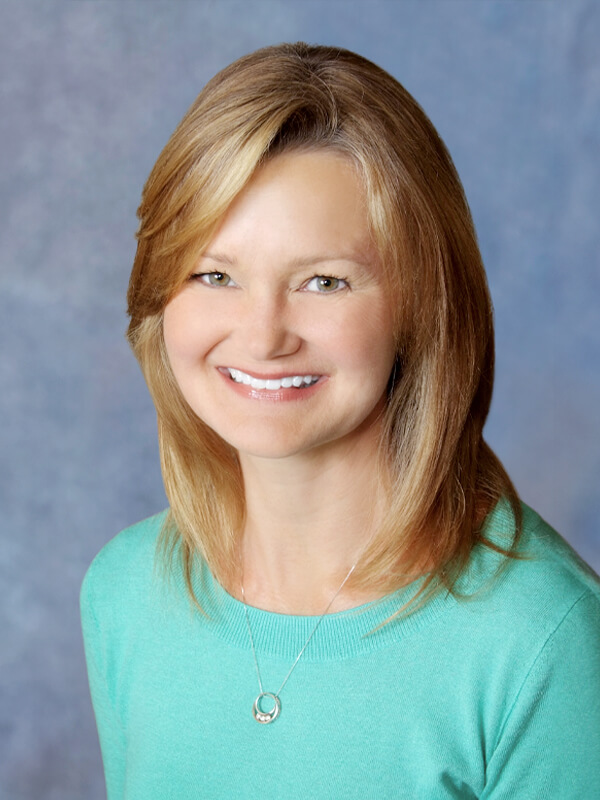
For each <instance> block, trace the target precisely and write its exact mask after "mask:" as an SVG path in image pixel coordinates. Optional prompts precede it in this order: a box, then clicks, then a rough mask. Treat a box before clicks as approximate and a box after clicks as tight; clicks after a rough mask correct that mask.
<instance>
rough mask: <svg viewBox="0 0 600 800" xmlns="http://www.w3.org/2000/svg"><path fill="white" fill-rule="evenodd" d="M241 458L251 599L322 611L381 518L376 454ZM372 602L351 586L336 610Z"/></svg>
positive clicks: (291, 609)
mask: <svg viewBox="0 0 600 800" xmlns="http://www.w3.org/2000/svg"><path fill="white" fill-rule="evenodd" d="M241 463H242V470H243V474H244V483H245V493H246V507H247V517H246V526H245V529H244V537H243V544H242V561H243V573H244V575H243V580H244V587H245V595H246V600H247V602H248V603H249V604H251V605H254V606H257V607H259V608H264V609H266V610H269V611H277V612H280V613H288V614H307V615H308V614H321V613H323V611H324V610H325V608H326V607H327V605H328V604H329V602H330V601H331V598H332V597H333V596H334V594H335V592H336V590H337V589H338V587H339V586H340V584H341V582H342V581H343V580H344V578H345V576H346V575H347V573H348V571H349V570H350V568H351V567H352V565H353V564H354V563H355V562H356V561H357V559H358V558H359V557H360V555H361V553H362V551H363V550H364V548H365V546H366V544H367V543H368V541H369V539H370V537H371V535H372V534H373V532H374V530H375V528H376V526H377V522H378V520H379V519H380V517H381V509H382V506H383V501H384V498H383V497H382V490H381V482H380V480H379V477H380V476H379V475H378V469H377V457H376V453H375V452H374V451H372V450H370V451H369V452H360V453H359V452H354V453H351V454H343V457H341V456H340V454H339V453H337V454H336V453H334V454H323V453H317V454H315V453H311V454H310V455H304V456H295V457H293V458H289V459H277V460H274V459H255V458H244V457H241ZM348 586H350V582H349V584H348ZM233 593H234V594H236V595H237V594H238V591H237V587H233ZM372 599H375V597H371V596H369V595H368V594H365V593H357V592H356V591H352V590H350V589H346V588H345V587H344V589H343V590H342V591H341V592H340V593H339V595H338V597H336V600H335V602H334V604H333V605H332V606H331V608H330V611H340V610H343V609H346V608H351V607H353V606H356V605H360V604H362V603H363V602H367V601H369V600H372Z"/></svg>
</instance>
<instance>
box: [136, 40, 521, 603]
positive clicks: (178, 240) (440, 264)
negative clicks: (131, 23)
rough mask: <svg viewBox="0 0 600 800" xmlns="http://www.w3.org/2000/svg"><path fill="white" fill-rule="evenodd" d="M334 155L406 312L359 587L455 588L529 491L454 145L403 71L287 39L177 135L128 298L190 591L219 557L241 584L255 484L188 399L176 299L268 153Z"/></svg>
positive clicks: (156, 174) (244, 64) (193, 111)
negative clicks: (347, 169) (242, 548)
mask: <svg viewBox="0 0 600 800" xmlns="http://www.w3.org/2000/svg"><path fill="white" fill-rule="evenodd" d="M307 148H308V149H311V148H312V149H315V148H332V149H334V150H336V151H337V152H341V153H343V154H345V155H347V156H348V157H349V158H351V159H352V160H353V161H354V162H355V163H356V164H357V166H358V167H359V170H360V173H361V175H362V177H363V180H364V184H365V188H366V193H367V200H368V209H369V216H370V225H371V230H372V235H373V237H374V240H375V242H376V245H377V247H378V249H379V253H380V256H381V262H382V264H383V267H384V269H385V272H386V276H387V279H388V281H389V284H390V287H391V289H390V290H391V292H392V296H393V297H394V298H395V301H396V304H395V307H396V312H397V319H396V331H397V359H396V364H395V367H394V370H393V373H392V376H391V378H390V385H389V396H388V403H387V408H386V411H385V416H384V425H383V438H382V442H381V453H382V459H383V461H385V469H386V473H387V474H389V475H390V476H391V479H390V490H389V503H388V511H387V514H386V518H385V520H384V524H383V525H382V528H381V530H380V532H379V534H378V536H377V537H376V538H375V539H374V540H373V542H372V544H371V546H370V547H369V549H368V550H367V552H366V553H365V554H364V556H363V558H362V560H361V562H360V564H359V566H358V567H357V568H356V570H355V572H354V575H353V578H352V582H353V585H354V586H355V587H357V588H358V587H360V588H370V589H376V590H377V591H378V592H380V591H392V590H394V589H397V588H399V587H400V586H402V585H403V584H405V583H407V581H408V580H409V579H412V578H414V576H415V575H416V574H425V575H426V577H425V581H424V582H423V583H422V586H421V595H422V596H429V595H430V594H432V593H434V592H435V591H437V590H438V589H439V588H441V587H443V586H446V587H449V588H451V587H452V586H453V585H454V583H455V581H456V579H457V577H458V576H459V575H460V573H461V571H462V570H463V568H464V566H465V565H466V563H467V561H468V559H469V556H470V554H471V551H472V549H473V547H474V546H475V545H476V544H477V543H483V544H487V545H488V546H489V547H492V548H494V549H500V550H501V552H507V553H509V552H510V550H511V546H512V544H514V542H513V543H511V542H508V543H507V545H506V546H505V547H500V548H499V547H498V545H497V544H494V543H492V542H491V541H488V540H486V539H485V538H484V536H483V534H482V523H483V520H484V518H485V516H486V514H487V513H488V512H489V511H490V510H491V508H492V507H493V506H494V505H495V504H496V502H497V501H498V500H499V499H500V498H501V497H505V498H507V499H508V501H509V503H510V504H511V506H512V509H513V513H514V516H515V520H516V525H515V539H516V534H517V533H518V530H519V528H520V515H519V506H518V501H517V496H516V493H515V491H514V488H513V486H512V484H511V482H510V480H509V478H508V476H507V474H506V472H505V471H504V469H503V467H502V465H501V464H500V462H499V460H498V459H497V458H496V456H495V455H494V454H493V452H492V451H491V450H490V449H489V447H488V446H487V445H486V443H485V442H484V440H483V437H482V430H483V425H484V422H485V419H486V416H487V413H488V410H489V406H490V401H491V395H492V384H493V371H494V337H493V318H492V307H491V302H490V298H489V293H488V288H487V282H486V277H485V272H484V268H483V264H482V261H481V256H480V253H479V249H478V246H477V240H476V235H475V231H474V228H473V223H472V219H471V215H470V212H469V208H468V205H467V202H466V199H465V197H464V193H463V189H462V186H461V183H460V180H459V178H458V175H457V173H456V170H455V168H454V165H453V163H452V160H451V158H450V155H449V154H448V152H447V150H446V148H445V146H444V144H443V142H442V141H441V139H440V138H439V136H438V134H437V132H436V131H435V129H434V127H433V125H432V124H431V122H430V121H429V119H428V118H427V116H426V115H425V113H424V112H423V110H422V109H421V108H420V106H419V105H418V104H417V103H416V101H415V100H414V99H413V97H412V96H411V95H410V94H409V93H408V92H407V91H406V90H405V89H404V88H403V87H402V86H401V85H400V84H399V83H398V82H397V81H396V80H395V79H394V78H392V77H391V76H390V75H389V74H388V73H386V72H385V71H384V70H382V69H381V68H379V67H377V66H376V65H374V64H372V63H371V62H369V61H367V60H366V59H364V58H362V57H360V56H358V55H356V54H354V53H351V52H349V51H347V50H342V49H338V48H331V47H317V46H308V45H305V44H302V43H299V44H293V45H291V44H284V45H279V46H275V47H267V48H264V49H262V50H258V51H256V52H255V53H252V54H250V55H248V56H245V57H243V58H241V59H239V60H238V61H236V62H235V63H233V64H231V65H230V66H228V67H227V68H225V69H224V70H223V71H222V72H220V73H219V74H218V75H216V77H214V78H213V79H212V80H211V81H210V82H209V83H208V84H207V86H206V87H205V88H204V90H203V91H202V92H201V93H200V95H199V96H198V98H197V99H196V101H195V102H194V103H193V104H192V106H191V108H190V109H189V111H188V112H187V113H186V115H185V116H184V118H183V120H182V121H181V123H180V124H179V126H178V127H177V129H176V130H175V132H174V133H173V135H172V137H171V139H170V140H169V142H168V143H167V145H166V147H165V148H164V150H163V152H162V153H161V155H160V156H159V158H158V161H157V162H156V165H155V166H154V168H153V170H152V172H151V174H150V177H149V178H148V181H147V183H146V186H145V188H144V191H143V195H142V202H141V205H140V208H139V212H138V214H139V218H140V228H139V232H138V248H137V254H136V258H135V262H134V266H133V271H132V274H131V280H130V284H129V290H128V307H129V314H130V318H131V321H130V325H129V329H128V338H129V341H130V343H131V346H132V348H133V350H134V352H135V355H136V357H137V358H138V360H139V362H140V365H141V367H142V370H143V372H144V375H145V378H146V381H147V383H148V386H149V389H150V392H151V394H152V397H153V400H154V403H155V406H156V411H157V416H158V432H159V444H160V453H161V466H162V471H163V477H164V482H165V488H166V492H167V496H168V498H169V501H170V512H169V515H168V518H167V523H166V527H165V535H166V541H168V542H170V545H171V550H172V551H173V552H174V551H177V552H178V553H181V556H182V559H183V565H184V571H185V575H186V580H187V583H188V588H189V589H190V591H191V592H192V596H193V591H192V579H193V573H194V563H195V559H196V558H197V557H201V558H203V559H205V561H206V562H207V564H208V566H209V568H210V569H211V571H212V573H213V575H214V576H215V578H216V579H217V580H219V581H221V582H222V583H226V582H227V580H228V578H229V577H230V575H231V570H232V564H234V563H236V561H235V558H236V548H237V544H238V538H239V531H240V530H241V527H242V525H243V520H244V514H245V507H244V489H243V481H242V476H241V471H240V466H239V462H238V458H237V454H236V452H235V450H234V449H233V448H232V447H230V446H229V445H228V444H227V443H226V442H224V441H223V440H222V439H221V438H220V437H219V436H218V435H217V434H216V433H215V432H214V431H212V430H211V429H210V428H208V427H207V426H206V425H205V424H204V423H203V422H202V421H201V420H200V419H198V418H197V417H196V416H195V415H194V413H193V412H192V410H191V409H190V407H189V406H188V404H187V403H186V402H185V400H184V399H183V397H182V395H181V393H180V391H179V389H178V387H177V384H176V382H175V380H174V378H173V375H172V372H171V369H170V366H169V361H168V358H167V355H166V352H165V347H164V341H163V334H162V315H163V311H164V308H165V306H166V305H167V303H168V302H169V301H170V300H171V299H172V298H173V296H174V295H175V294H176V293H177V292H178V291H179V289H180V288H181V287H182V285H183V284H184V282H185V281H186V279H187V278H188V276H189V275H190V274H191V272H192V271H193V268H194V265H195V264H196V262H197V259H198V256H199V255H200V254H201V253H202V251H203V249H204V248H205V247H206V246H207V244H208V242H209V241H210V239H211V237H212V235H213V233H214V231H215V230H216V227H217V226H218V224H219V222H220V220H221V219H222V218H223V215H224V214H225V213H226V211H227V209H228V208H229V206H230V204H231V202H232V201H233V200H234V199H235V197H236V196H237V195H238V193H239V192H240V191H241V190H242V189H243V188H244V186H245V185H246V184H247V182H248V181H249V180H250V178H251V177H252V175H253V173H254V172H255V170H256V169H257V167H258V166H259V165H260V164H261V163H264V161H265V160H266V159H269V158H273V157H275V156H276V155H277V154H280V153H282V152H286V151H290V150H294V149H307Z"/></svg>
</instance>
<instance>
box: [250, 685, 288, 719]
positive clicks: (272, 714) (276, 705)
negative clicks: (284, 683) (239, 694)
mask: <svg viewBox="0 0 600 800" xmlns="http://www.w3.org/2000/svg"><path fill="white" fill-rule="evenodd" d="M263 697H270V698H271V700H272V701H273V708H272V709H271V710H270V711H263V710H262V708H261V707H260V701H261V700H262V699H263ZM280 711H281V700H280V699H279V698H278V697H277V695H276V694H273V692H261V693H260V694H259V695H258V697H257V698H256V700H255V701H254V705H253V706H252V714H253V716H254V719H255V720H256V721H257V722H260V723H261V725H268V724H269V722H274V721H275V720H276V719H277V717H278V716H279V712H280Z"/></svg>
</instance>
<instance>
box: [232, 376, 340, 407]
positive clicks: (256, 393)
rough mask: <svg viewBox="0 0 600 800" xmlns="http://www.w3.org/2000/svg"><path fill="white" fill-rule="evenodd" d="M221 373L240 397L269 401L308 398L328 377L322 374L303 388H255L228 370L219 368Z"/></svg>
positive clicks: (296, 400)
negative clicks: (236, 378)
mask: <svg viewBox="0 0 600 800" xmlns="http://www.w3.org/2000/svg"><path fill="white" fill-rule="evenodd" d="M217 372H218V373H219V375H220V376H221V377H222V378H223V380H224V381H225V382H226V383H227V385H228V386H229V387H230V388H231V389H233V391H234V392H235V393H236V394H238V395H239V396H240V397H245V398H246V399H248V400H263V401H266V402H268V403H288V402H292V401H295V402H298V401H299V400H308V399H309V398H310V397H312V396H313V395H314V394H315V392H318V391H319V389H320V387H321V386H323V384H324V383H325V382H326V381H327V378H326V377H325V376H324V375H322V376H321V377H320V378H319V380H318V381H317V382H316V383H312V384H311V385H310V386H306V387H305V388H303V389H296V388H293V387H291V388H289V389H284V388H283V387H282V388H281V389H253V388H252V387H251V386H248V385H247V384H245V383H237V381H234V380H233V379H232V378H231V377H230V375H229V373H228V372H222V371H221V370H217Z"/></svg>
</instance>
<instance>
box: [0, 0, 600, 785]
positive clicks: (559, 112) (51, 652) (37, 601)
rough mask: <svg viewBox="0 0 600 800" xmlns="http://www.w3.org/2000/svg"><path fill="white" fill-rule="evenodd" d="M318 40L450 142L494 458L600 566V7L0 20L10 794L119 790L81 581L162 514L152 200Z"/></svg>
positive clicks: (141, 5)
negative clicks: (483, 320)
mask: <svg viewBox="0 0 600 800" xmlns="http://www.w3.org/2000/svg"><path fill="white" fill-rule="evenodd" d="M297 39H304V40H306V41H309V42H319V43H327V44H339V45H342V46H346V47H349V48H351V49H354V50H357V51H358V52H360V53H362V54H364V55H365V56H367V57H369V58H371V59H372V60H374V61H376V62H378V63H379V64H381V65H382V66H383V67H385V68H386V69H388V70H389V71H390V72H391V73H393V74H394V75H395V76H396V77H397V78H399V79H400V81H402V82H403V83H404V84H405V86H406V87H407V88H408V89H409V90H410V91H411V92H412V93H413V94H414V95H415V96H416V97H417V99H418V100H419V101H420V102H421V103H422V105H423V106H424V107H425V109H426V110H427V111H428V113H429V115H430V116H431V118H432V120H433V121H434V123H435V124H436V126H437V127H438V129H439V131H440V133H441V134H442V136H443V137H444V139H445V140H446V142H447V144H448V146H449V148H450V151H451V152H452V154H453V156H454V158H455V161H456V164H457V166H458V169H459V172H460V173H461V175H462V178H463V180H464V183H465V187H466V191H467V195H468V197H469V200H470V203H471V206H472V210H473V214H474V217H475V221H476V224H477V227H478V231H479V236H480V241H481V248H482V251H483V254H484V259H485V262H486V265H487V269H488V274H489V279H490V284H491V289H492V294H493V297H494V301H495V307H496V323H497V341H498V347H497V350H498V377H497V386H496V394H495V400H494V405H493V410H492V414H491V418H490V421H489V425H488V428H487V433H488V438H489V440H490V442H491V444H492V446H493V447H494V448H495V449H496V450H497V452H498V453H499V455H500V456H501V457H502V459H503V460H504V462H505V464H506V466H507V468H508V470H509V472H510V473H511V475H512V476H513V478H514V479H515V482H516V484H517V486H518V488H519V489H520V491H521V493H522V496H523V498H524V499H525V500H526V501H528V502H529V503H530V504H531V505H533V506H534V507H536V508H537V509H538V510H539V511H540V512H541V513H542V515H543V516H545V517H546V518H547V519H548V520H549V521H550V522H551V523H552V524H554V526H555V527H557V528H558V529H559V530H560V531H561V532H562V533H563V534H564V535H565V536H566V537H567V538H568V539H569V540H570V541H571V542H572V543H573V545H574V546H575V547H576V548H577V549H578V550H579V551H580V552H581V553H582V555H583V556H585V557H586V558H587V559H588V560H589V561H590V562H591V563H592V564H593V565H594V566H595V568H596V569H597V570H598V569H599V568H600V535H599V525H598V517H599V515H600V498H599V491H598V486H599V483H600V446H599V440H600V436H599V433H600V414H599V413H598V409H599V408H600V374H599V370H598V366H599V362H600V325H599V324H598V311H597V308H598V303H599V302H600V266H599V255H598V254H599V252H600V234H599V226H598V216H599V211H600V166H599V165H600V158H599V155H600V153H599V150H600V146H599V145H600V55H599V54H600V47H599V44H598V43H599V42H600V4H599V3H597V2H595V0H569V1H568V2H566V1H564V2H563V1H561V0H422V1H421V2H416V1H415V0H339V1H336V0H319V1H318V2H317V1H315V2H311V1H310V0H297V2H293V1H292V0H289V1H286V0H255V1H254V2H253V1H252V0H245V1H243V2H237V1H234V0H218V1H217V0H215V1H214V2H210V0H197V1H196V2H193V1H192V0H189V1H188V2H177V1H176V0H169V1H168V2H166V1H163V0H161V1H160V2H159V1H156V2H155V1H154V0H146V1H145V2H144V1H143V0H122V1H121V2H119V1H118V0H96V1H95V0H87V1H86V0H62V1H61V0H44V2H36V0H27V2H6V0H5V1H4V2H2V1H1V0H0V65H1V70H0V80H1V97H2V101H1V102H2V106H1V113H0V131H1V147H0V159H1V170H0V181H1V202H2V214H1V215H0V237H1V243H0V270H1V273H0V286H1V301H0V302H1V305H0V337H1V349H0V378H1V382H2V383H1V386H2V391H1V392H0V410H1V420H2V424H1V426H0V459H1V467H0V468H1V488H0V502H1V511H2V514H1V519H2V543H1V546H0V597H1V598H2V610H1V615H0V626H1V630H0V678H1V683H0V691H1V698H0V699H1V711H0V787H1V788H0V796H1V797H2V798H6V799H7V800H22V799H24V798H27V800H81V799H82V798H85V799H86V800H96V798H101V797H102V796H103V779H102V774H101V764H100V756H99V751H98V745H97V739H96V733H95V727H94V722H93V717H92V710H91V706H90V702H89V697H88V690H87V683H86V676H85V667H84V659H83V653H82V646H81V641H80V632H79V620H78V602H77V598H78V591H79V585H80V582H81V579H82V577H83V574H84V571H85V569H86V566H87V565H88V563H89V562H90V560H91V559H92V557H93V555H94V554H95V553H96V552H97V551H98V550H99V549H100V547H101V546H102V545H103V544H104V543H105V542H106V541H107V540H108V539H109V538H110V537H111V536H112V535H114V534H115V533H117V531H118V530H119V529H121V528H122V527H124V526H126V525H127V524H129V523H131V522H133V521H135V520H137V519H140V518H142V517H144V516H147V515H149V514H151V513H152V512H154V511H156V510H157V509H160V508H162V507H163V506H164V504H165V498H164V494H163V491H162V486H161V479H160V474H159V467H158V457H157V448H156V443H155V419H154V413H153V409H152V406H151V404H150V400H149V398H148V396H147V393H146V390H145V387H144V385H143V382H142V379H141V377H140V375H139V372H138V369H137V366H136V364H135V362H134V359H133V357H132V356H131V355H130V353H129V352H128V349H127V346H126V343H125V340H124V338H123V332H124V329H125V325H126V319H125V300H124V298H125V289H126V285H127V279H128V273H129V269H130V265H131V262H132V258H133V254H134V239H133V234H134V231H135V228H136V217H135V210H136V207H137V204H138V199H139V193H140V190H141V187H142V184H143V182H144V180H145V178H146V176H147V174H148V172H149V170H150V168H151V166H152V164H153V162H154V160H155V159H156V156H157V155H158V152H159V150H160V149H161V148H162V146H163V144H164V143H165V141H166V139H167V138H168V136H169V134H170V132H171V131H172V129H173V128H174V126H175V124H176V122H177V121H178V120H179V118H180V117H181V115H182V114H183V112H184V111H185V109H186V108H187V106H188V105H189V104H190V103H191V101H192V100H193V99H194V97H195V96H196V94H197V93H198V91H199V90H200V88H201V86H202V85H203V84H204V82H205V81H206V80H207V79H208V78H209V77H211V76H212V75H213V73H215V72H216V71H217V70H219V69H220V68H221V67H223V66H225V64H227V63H229V62H230V61H232V60H233V59H234V58H236V57H238V56H240V55H242V54H243V53H246V52H248V51H250V50H254V49H255V48H257V47H259V46H262V45H265V44H270V43H275V42H279V41H284V40H297ZM191 668H192V667H191Z"/></svg>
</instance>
